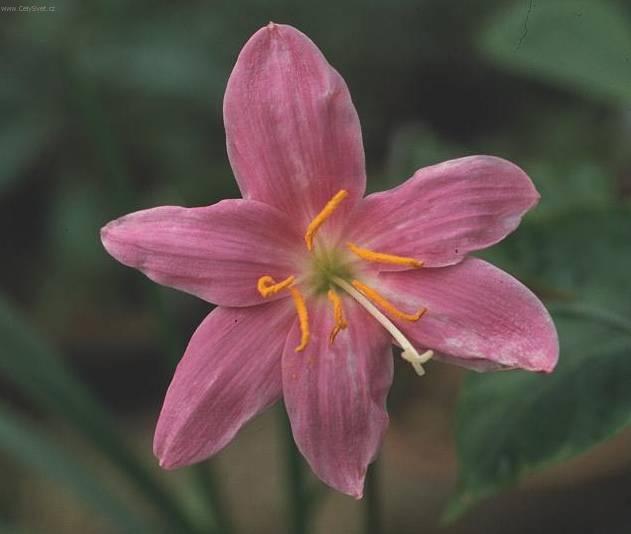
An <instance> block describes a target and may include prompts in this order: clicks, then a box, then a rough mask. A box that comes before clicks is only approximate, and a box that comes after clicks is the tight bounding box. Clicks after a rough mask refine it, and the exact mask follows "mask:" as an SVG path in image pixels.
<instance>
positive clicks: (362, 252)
mask: <svg viewBox="0 0 631 534" xmlns="http://www.w3.org/2000/svg"><path fill="white" fill-rule="evenodd" d="M347 196H348V192H347V191H346V190H344V189H342V190H341V191H339V192H338V193H337V194H335V195H334V196H333V198H331V200H329V201H328V202H327V203H326V205H325V206H324V208H322V210H321V211H320V212H319V213H318V214H317V215H316V216H315V217H314V218H313V219H312V221H311V222H310V223H309V225H308V226H307V230H306V232H305V244H306V246H307V250H308V251H309V253H310V254H311V262H310V269H308V270H307V273H306V274H305V275H304V276H301V277H299V278H296V276H294V275H289V276H287V278H285V279H284V280H281V281H276V280H274V279H273V278H272V277H271V276H269V275H263V276H261V277H260V278H259V280H258V282H257V289H258V291H259V293H260V294H261V296H262V297H270V296H272V295H275V294H276V293H279V292H281V291H289V293H290V295H291V297H292V299H293V302H294V306H295V308H296V313H297V315H298V323H299V326H300V344H299V345H298V346H297V347H296V352H301V351H303V350H304V349H305V348H306V347H307V345H308V344H309V340H310V337H311V333H310V330H309V312H308V310H307V305H306V300H305V297H304V295H303V292H302V291H301V290H300V289H299V288H300V287H301V286H302V287H306V288H307V289H308V290H309V291H310V295H311V294H312V295H313V296H314V297H317V296H319V295H320V296H321V295H324V294H326V296H327V299H328V300H329V302H330V304H331V308H332V313H333V318H334V321H335V323H334V326H333V329H332V330H331V333H330V335H329V342H330V343H331V344H332V343H333V342H334V341H335V338H336V337H337V335H338V334H339V333H340V332H341V331H342V330H345V329H346V328H348V322H347V321H346V316H345V314H344V306H343V301H342V298H341V297H340V295H339V294H338V291H337V289H342V290H343V291H344V292H345V293H346V294H347V295H348V296H350V297H352V298H353V299H355V301H357V302H358V303H359V304H360V305H361V306H362V307H363V308H364V309H365V310H366V311H367V312H368V313H370V315H372V316H373V317H374V318H375V319H376V320H377V321H378V322H379V324H381V325H382V326H383V327H384V328H385V329H386V330H387V331H388V332H389V333H390V335H392V337H393V338H394V340H395V341H396V342H397V343H398V344H399V345H400V346H401V348H402V349H403V353H402V354H401V356H402V357H403V358H404V359H406V360H407V361H408V362H410V363H411V364H412V366H413V367H414V370H415V371H416V372H417V373H418V374H419V375H422V374H424V370H423V367H422V364H423V363H425V362H426V361H427V360H429V359H430V358H431V357H432V356H433V352H432V351H431V350H428V351H425V352H424V353H423V354H419V353H418V352H417V350H416V349H415V348H414V347H413V346H412V344H411V343H410V341H409V340H408V339H407V338H406V337H405V336H404V335H403V333H402V332H401V331H400V330H399V329H398V328H397V327H396V326H395V325H394V324H393V323H392V321H391V320H390V319H389V318H388V316H387V315H385V314H388V315H389V316H391V317H395V318H397V319H399V320H404V321H418V320H419V319H420V318H421V317H423V315H424V314H425V313H426V312H427V308H422V309H421V310H418V311H416V312H414V313H407V312H404V311H401V310H399V309H398V308H397V307H396V306H395V305H394V304H392V303H391V302H390V301H388V300H387V299H386V298H385V297H383V296H382V295H381V294H380V293H379V292H378V291H377V290H376V289H374V288H372V287H370V286H368V285H366V284H365V283H364V282H361V281H360V280H358V279H357V278H356V277H355V274H354V269H353V257H356V258H359V259H360V260H364V261H367V262H372V263H385V264H391V265H403V266H407V267H411V268H413V269H419V268H421V267H422V266H423V262H422V261H420V260H418V259H416V258H406V257H402V256H396V255H393V254H387V253H384V252H376V251H374V250H370V249H368V248H363V247H360V246H358V245H356V244H355V243H350V242H349V243H346V250H344V249H343V250H339V249H335V248H328V247H327V246H324V245H322V246H317V247H316V243H315V236H316V234H317V232H318V231H319V229H320V227H321V226H322V225H323V224H324V223H325V222H326V220H327V219H329V218H330V217H331V215H333V213H334V212H335V210H336V209H337V208H338V206H339V205H340V204H341V203H342V202H343V201H344V199H345V198H346V197H347ZM349 252H350V253H352V255H350V254H349ZM355 261H356V260H355Z"/></svg>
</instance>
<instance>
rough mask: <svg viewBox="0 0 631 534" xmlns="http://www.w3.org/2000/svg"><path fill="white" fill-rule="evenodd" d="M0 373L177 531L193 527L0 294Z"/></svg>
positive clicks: (100, 409) (80, 386)
mask: <svg viewBox="0 0 631 534" xmlns="http://www.w3.org/2000/svg"><path fill="white" fill-rule="evenodd" d="M0 339H2V348H0V372H1V373H2V374H3V375H5V376H6V377H7V378H9V379H10V380H12V381H13V382H14V383H15V384H16V385H17V386H18V387H19V388H20V390H21V391H22V392H23V393H24V394H26V395H28V396H29V397H30V398H31V399H32V400H33V401H34V402H35V403H36V404H37V405H38V406H40V407H41V408H42V409H44V410H47V411H50V412H52V413H55V414H57V415H59V416H61V417H63V418H65V419H66V420H67V421H68V422H69V423H71V425H72V426H73V427H74V428H75V429H76V430H78V431H79V432H80V433H82V434H83V435H84V436H85V437H86V438H88V439H89V440H90V441H91V442H92V443H93V445H95V446H96V447H97V448H98V449H99V450H100V451H101V452H102V453H104V455H105V456H106V457H107V458H108V459H109V460H110V461H111V462H112V463H113V464H114V465H115V466H117V467H118V468H119V470H120V471H121V472H122V473H123V474H124V475H125V476H127V477H128V478H129V480H130V481H131V482H132V483H133V484H134V485H135V486H136V488H137V489H138V490H140V492H141V493H142V494H143V495H144V496H146V497H147V498H148V499H149V500H150V501H151V502H152V503H153V504H154V505H155V507H156V509H157V510H158V511H159V512H160V513H161V514H162V516H163V517H164V519H166V520H167V521H168V523H169V524H171V525H172V526H173V528H177V529H178V531H184V532H189V531H194V530H195V529H194V527H193V526H192V525H191V524H190V521H189V519H188V518H187V516H186V514H185V513H184V512H183V511H182V510H181V508H180V505H179V503H178V502H177V501H175V500H174V498H173V497H172V496H171V495H169V494H168V493H166V492H165V490H164V489H163V488H162V487H161V486H160V485H159V484H158V483H157V481H156V480H155V479H154V477H153V476H152V475H151V473H150V472H149V471H148V469H147V468H146V467H145V466H144V465H143V463H142V462H140V461H139V460H138V459H137V458H136V457H135V455H134V454H133V453H132V452H131V451H130V450H129V448H128V447H127V446H126V445H125V443H124V441H123V440H122V439H121V437H120V435H119V434H118V433H117V432H116V430H115V425H114V423H113V421H112V420H111V417H110V416H109V413H108V412H107V411H106V410H105V409H104V408H103V407H102V406H101V405H100V404H99V403H98V401H97V400H96V399H95V398H94V397H93V396H92V394H91V393H90V391H89V390H88V389H87V388H86V387H85V386H84V385H83V384H82V383H81V382H80V381H79V380H77V379H76V378H75V377H74V376H73V375H72V374H71V373H70V371H69V370H68V369H67V368H66V367H65V366H64V365H63V363H62V360H61V359H60V357H59V356H58V355H57V354H55V352H54V351H53V350H52V349H50V348H49V347H48V346H47V345H46V344H45V343H44V342H43V341H42V340H41V339H39V337H38V336H37V335H36V334H35V333H34V332H33V331H32V330H31V329H30V328H29V327H28V326H27V325H26V324H25V322H24V321H22V320H21V319H19V318H18V317H17V315H16V313H15V312H14V311H13V310H11V308H10V307H9V306H8V305H7V303H6V301H4V299H2V298H1V297H0Z"/></svg>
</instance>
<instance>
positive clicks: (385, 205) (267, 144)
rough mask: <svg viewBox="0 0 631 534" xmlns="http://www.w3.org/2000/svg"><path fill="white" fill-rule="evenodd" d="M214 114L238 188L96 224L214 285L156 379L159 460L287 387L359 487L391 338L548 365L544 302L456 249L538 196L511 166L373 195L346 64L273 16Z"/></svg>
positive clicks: (507, 223) (465, 248)
mask: <svg viewBox="0 0 631 534" xmlns="http://www.w3.org/2000/svg"><path fill="white" fill-rule="evenodd" d="M224 120H225V127H226V136H227V145H228V155H229V157H230V162H231V164H232V168H233V170H234V174H235V176H236V179H237V182H238V184H239V188H240V189H241V192H242V194H243V199H233V200H223V201H221V202H219V203H217V204H214V205H212V206H208V207H200V208H182V207H176V206H163V207H158V208H154V209H149V210H144V211H138V212H136V213H132V214H130V215H127V216H125V217H122V218H120V219H117V220H115V221H113V222H111V223H109V224H108V225H107V226H105V227H104V228H103V230H102V233H101V236H102V240H103V244H104V246H105V248H106V249H107V251H108V252H109V253H110V254H111V255H112V256H113V257H114V258H116V259H117V260H118V261H120V262H121V263H124V264H125V265H128V266H130V267H135V268H137V269H140V270H141V271H142V272H143V273H145V274H146V275H147V276H148V277H149V278H151V279H152V280H154V281H156V282H158V283H160V284H164V285H167V286H171V287H174V288H177V289H180V290H182V291H186V292H188V293H192V294H193V295H197V296H198V297H200V298H202V299H204V300H207V301H208V302H213V303H215V304H217V305H218V307H217V308H216V309H215V310H213V311H212V312H211V313H210V314H209V315H208V316H207V317H206V319H205V320H204V321H203V322H202V324H201V325H200V326H199V328H198V329H197V331H196V332H195V333H194V334H193V337H192V339H191V340H190V343H189V345H188V347H187V349H186V352H185V354H184V356H183V358H182V360H181V362H180V364H179V365H178V367H177V370H176V371H175V376H174V377H173V381H172V383H171V385H170V387H169V390H168V392H167V394H166V399H165V401H164V406H163V408H162V412H161V414H160V419H159V421H158V425H157V429H156V434H155V442H154V450H155V454H156V456H157V457H158V458H159V460H160V465H161V466H162V467H164V468H166V469H171V468H176V467H180V466H184V465H188V464H192V463H194V462H199V461H201V460H204V459H205V458H208V457H209V456H212V455H213V454H215V453H216V452H218V451H219V450H221V449H222V448H223V447H224V446H226V445H227V444H228V443H229V442H230V440H231V439H232V438H233V437H234V436H235V434H236V433H237V432H238V430H239V429H240V428H241V427H242V426H243V425H244V424H245V423H246V422H247V421H249V420H250V419H251V418H252V417H254V416H255V415H257V414H258V413H260V412H261V411H262V410H264V409H266V408H267V407H269V406H270V405H272V404H273V403H275V402H276V401H278V400H279V399H281V397H282V398H283V399H284V402H285V404H286V407H287V411H288V413H289V417H290V420H291V425H292V429H293V434H294V438H295V440H296V443H297V445H298V447H299V449H300V451H301V452H302V454H303V455H304V456H305V457H306V459H307V460H308V462H309V464H310V465H311V467H312V469H313V471H314V472H315V473H316V474H317V475H318V477H320V478H321V479H322V480H323V481H324V482H325V483H327V484H329V485H330V486H332V487H334V488H336V489H337V490H339V491H342V492H344V493H347V494H349V495H352V496H354V497H356V498H360V497H361V496H362V491H363V482H364V476H365V473H366V468H367V466H368V464H369V463H370V462H371V461H372V460H373V459H374V458H375V456H376V454H377V451H378V449H379V446H380V443H381V440H382V438H383V435H384V432H385V431H386V427H387V425H388V415H387V412H386V407H385V404H386V396H387V394H388V390H389V389H390V385H391V383H392V368H393V359H392V348H391V347H392V344H393V343H395V344H397V345H399V346H400V347H401V348H402V349H403V354H402V355H403V357H404V358H405V359H406V360H408V361H409V362H410V363H411V364H412V365H413V366H414V368H415V369H416V371H417V372H418V373H419V374H422V373H423V368H422V364H423V363H424V362H425V361H426V360H427V359H429V358H430V357H431V356H432V355H433V356H434V357H435V359H437V360H443V361H446V362H449V363H455V364H457V365H462V366H465V367H469V368H473V369H476V370H480V371H483V370H490V369H511V368H521V369H527V370H530V371H542V372H550V371H552V369H553V368H554V366H555V364H556V361H557V357H558V340H557V335H556V331H555V328H554V325H553V323H552V320H551V319H550V316H549V315H548V313H547V311H546V310H545V308H544V307H543V305H542V304H541V302H540V301H539V300H538V299H537V297H535V295H533V294H532V293H531V292H530V291H529V290H528V289H527V288H526V287H524V286H523V285H522V284H521V283H519V282H518V281H517V280H515V279H514V278H512V277H511V276H510V275H508V274H506V273H504V272H502V271H500V270H499V269H497V268H495V267H493V266H492V265H490V264H488V263H486V262H484V261H482V260H479V259H476V258H472V257H467V254H468V253H469V252H472V251H476V250H480V249H483V248H485V247H488V246H490V245H492V244H494V243H497V242H498V241H500V240H501V239H503V238H504V237H505V236H506V235H507V234H509V233H510V232H512V231H513V230H514V229H515V228H517V226H518V224H519V222H520V219H521V217H522V216H523V214H524V213H526V211H528V210H529V209H530V208H532V207H533V206H534V205H535V204H536V203H537V201H538V199H539V195H538V193H537V191H536V189H535V188H534V186H533V184H532V182H531V181H530V179H529V178H528V176H527V175H526V174H525V173H524V172H523V171H522V170H521V169H519V168H518V167H517V166H515V165H513V164H512V163H509V162H508V161H505V160H502V159H499V158H495V157H490V156H472V157H466V158H461V159H457V160H453V161H447V162H445V163H441V164H438V165H434V166H432V167H427V168H424V169H420V170H419V171H417V172H416V173H415V174H414V175H413V176H412V177H411V178H410V179H409V180H408V181H407V182H405V183H404V184H402V185H401V186H399V187H396V188H395V189H392V190H390V191H385V192H382V193H376V194H372V195H369V196H367V197H364V190H365V181H366V177H365V168H364V150H363V146H362V137H361V129H360V125H359V119H358V117H357V112H356V111H355V108H354V107H353V103H352V101H351V97H350V94H349V92H348V89H347V87H346V84H345V83H344V80H343V79H342V77H341V76H340V75H339V74H338V73H337V72H336V71H335V70H334V69H333V68H332V67H331V66H330V65H329V64H328V63H327V62H326V60H325V58H324V57H323V55H322V53H321V52H320V51H319V50H318V48H317V47H316V46H315V45H314V44H313V42H311V41H310V40H309V39H308V38H307V37H306V36H305V35H303V34H302V33H300V32H299V31H297V30H296V29H294V28H292V27H290V26H284V25H276V24H269V25H268V26H267V27H265V28H262V29H261V30H259V31H258V32H257V33H256V34H255V35H254V36H253V37H252V38H251V39H250V40H249V41H248V43H247V44H246V45H245V47H244V48H243V50H242V51H241V54H240V55H239V59H238V60H237V64H236V66H235V68H234V70H233V72H232V75H231V76H230V80H229V81H228V87H227V90H226V95H225V99H224ZM433 351H436V354H434V352H433Z"/></svg>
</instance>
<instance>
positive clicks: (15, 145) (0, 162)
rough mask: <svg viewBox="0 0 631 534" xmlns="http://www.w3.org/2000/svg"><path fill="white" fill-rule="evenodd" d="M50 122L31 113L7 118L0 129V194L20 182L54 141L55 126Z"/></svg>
mask: <svg viewBox="0 0 631 534" xmlns="http://www.w3.org/2000/svg"><path fill="white" fill-rule="evenodd" d="M49 120H50V119H48V118H46V117H44V118H42V116H41V115H40V116H36V115H28V114H21V115H19V116H16V117H13V118H11V117H9V118H6V117H5V118H4V120H3V124H2V126H1V127H0V146H1V147H2V158H0V192H2V191H3V190H4V189H5V188H8V187H9V186H11V185H12V184H13V183H14V182H15V181H16V180H17V179H18V178H19V176H20V173H22V172H23V171H24V170H25V169H26V168H27V167H28V165H32V164H33V163H34V161H35V159H36V158H37V157H38V156H40V155H41V153H42V151H43V150H44V148H45V147H46V145H47V143H49V142H50V139H51V138H52V137H53V134H54V126H53V125H51V124H50V122H49Z"/></svg>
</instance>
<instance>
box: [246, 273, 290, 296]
mask: <svg viewBox="0 0 631 534" xmlns="http://www.w3.org/2000/svg"><path fill="white" fill-rule="evenodd" d="M295 280H296V279H295V277H293V276H288V277H287V278H285V279H284V280H283V281H282V282H278V283H276V280H274V279H273V278H272V277H271V276H269V275H265V276H261V278H259V280H258V282H257V283H256V289H258V290H259V293H260V294H261V295H262V296H263V297H270V296H272V295H275V294H276V293H278V292H279V291H282V290H283V289H285V288H286V287H289V286H290V285H291V284H293V283H294V281H295Z"/></svg>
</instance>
